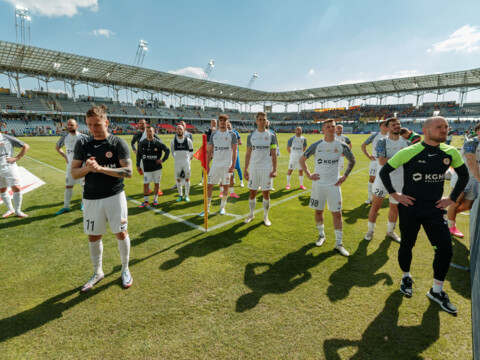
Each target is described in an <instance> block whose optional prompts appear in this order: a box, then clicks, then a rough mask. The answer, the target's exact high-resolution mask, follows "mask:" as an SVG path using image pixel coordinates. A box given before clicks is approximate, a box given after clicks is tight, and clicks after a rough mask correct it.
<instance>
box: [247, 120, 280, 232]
mask: <svg viewBox="0 0 480 360" xmlns="http://www.w3.org/2000/svg"><path fill="white" fill-rule="evenodd" d="M255 123H256V124H257V130H255V131H254V132H253V133H251V134H250V135H248V138H247V152H246V155H245V170H244V172H243V173H244V175H245V180H247V181H248V188H249V189H250V197H249V199H248V206H249V208H250V214H249V215H248V217H247V218H246V219H245V223H246V224H248V223H249V222H250V221H252V220H253V218H254V211H255V206H256V204H257V192H258V189H259V188H261V189H262V195H263V223H264V224H265V226H271V225H272V223H271V222H270V220H269V219H268V210H269V208H270V190H271V189H272V188H273V178H274V177H276V176H277V138H276V136H275V134H274V133H272V132H271V131H268V130H266V125H267V114H266V113H264V112H259V113H258V114H257V118H256V120H255ZM249 168H250V172H249Z"/></svg>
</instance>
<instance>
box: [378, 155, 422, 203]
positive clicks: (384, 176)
mask: <svg viewBox="0 0 480 360" xmlns="http://www.w3.org/2000/svg"><path fill="white" fill-rule="evenodd" d="M406 149H408V148H405V149H403V150H400V151H399V152H397V153H396V154H395V155H394V156H393V157H392V158H391V159H390V160H388V161H387V163H386V164H385V165H384V166H383V167H382V170H380V173H379V176H380V179H381V180H382V182H383V186H385V189H387V191H388V193H389V194H390V196H391V197H392V198H393V199H395V200H396V201H398V202H399V203H401V204H402V205H404V206H409V205H413V202H414V201H415V198H414V197H412V196H409V195H404V194H400V193H397V191H396V190H395V188H394V187H393V184H392V180H391V179H390V173H391V172H392V171H394V170H395V169H397V168H398V167H399V166H402V165H403V164H405V163H406V162H408V161H409V160H410V157H408V156H406V155H408V154H407V153H406V152H405V150H406Z"/></svg>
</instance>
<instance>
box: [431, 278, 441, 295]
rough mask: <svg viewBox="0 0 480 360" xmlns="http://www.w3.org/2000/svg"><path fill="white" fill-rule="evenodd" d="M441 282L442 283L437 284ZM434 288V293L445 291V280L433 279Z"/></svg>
mask: <svg viewBox="0 0 480 360" xmlns="http://www.w3.org/2000/svg"><path fill="white" fill-rule="evenodd" d="M437 283H440V284H437ZM432 290H433V292H434V293H440V292H442V291H443V281H439V280H437V279H433V287H432Z"/></svg>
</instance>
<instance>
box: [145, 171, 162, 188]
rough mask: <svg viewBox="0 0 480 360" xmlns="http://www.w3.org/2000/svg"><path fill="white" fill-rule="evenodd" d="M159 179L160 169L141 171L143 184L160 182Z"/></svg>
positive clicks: (160, 177)
mask: <svg viewBox="0 0 480 360" xmlns="http://www.w3.org/2000/svg"><path fill="white" fill-rule="evenodd" d="M160 180H162V169H159V170H155V171H146V172H144V173H143V183H144V184H150V183H152V182H153V183H154V184H160Z"/></svg>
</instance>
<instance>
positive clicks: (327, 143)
mask: <svg viewBox="0 0 480 360" xmlns="http://www.w3.org/2000/svg"><path fill="white" fill-rule="evenodd" d="M323 134H324V138H323V140H320V141H317V142H315V143H313V144H312V145H310V147H309V148H308V149H307V151H305V153H304V154H303V155H302V156H301V157H300V165H301V166H302V169H303V171H304V172H305V175H306V176H307V177H308V178H309V179H310V180H312V193H311V197H310V207H311V208H312V209H314V210H315V222H316V224H317V229H318V233H319V237H318V240H317V241H316V243H315V244H316V245H317V246H322V245H323V243H324V242H325V231H324V224H323V210H324V209H325V204H326V203H328V209H329V210H330V211H331V213H332V217H333V227H334V230H335V249H336V250H338V251H339V252H340V254H342V255H343V256H349V255H350V253H349V252H348V251H347V250H346V249H345V248H344V247H343V222H342V192H341V189H340V185H342V183H343V182H345V180H347V177H348V175H349V174H350V172H351V171H352V169H353V167H354V166H355V156H353V154H352V152H351V151H350V148H349V147H348V145H347V144H345V143H344V142H343V141H340V140H338V139H336V138H335V120H333V119H327V120H325V121H324V122H323ZM312 155H313V156H314V160H315V172H314V173H313V174H311V173H310V171H309V170H308V166H307V159H308V158H309V157H310V156H312ZM342 155H344V156H345V157H346V158H347V160H348V165H347V169H346V170H345V173H344V174H343V175H342V176H340V170H339V167H338V162H339V160H340V158H341V157H342Z"/></svg>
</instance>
